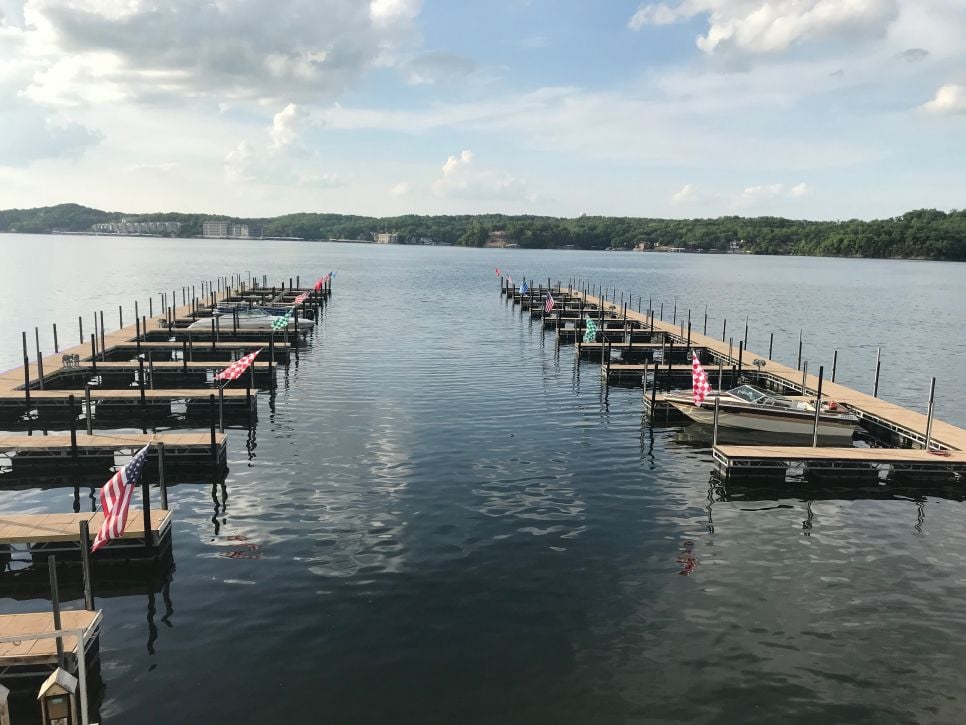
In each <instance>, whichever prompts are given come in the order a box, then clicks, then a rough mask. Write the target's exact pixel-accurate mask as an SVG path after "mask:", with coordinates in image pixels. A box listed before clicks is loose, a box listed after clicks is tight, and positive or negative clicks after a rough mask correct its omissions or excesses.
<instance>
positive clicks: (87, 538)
mask: <svg viewBox="0 0 966 725" xmlns="http://www.w3.org/2000/svg"><path fill="white" fill-rule="evenodd" d="M80 555H81V571H82V573H83V577H84V609H86V610H87V611H88V612H93V611H94V583H93V577H92V576H91V532H90V528H89V524H88V522H87V520H86V519H83V520H82V521H81V522H80Z"/></svg>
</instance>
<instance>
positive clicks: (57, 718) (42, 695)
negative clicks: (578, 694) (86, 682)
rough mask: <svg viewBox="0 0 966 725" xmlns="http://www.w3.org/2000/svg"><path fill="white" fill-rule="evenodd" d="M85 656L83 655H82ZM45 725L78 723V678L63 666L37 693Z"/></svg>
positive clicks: (52, 674)
mask: <svg viewBox="0 0 966 725" xmlns="http://www.w3.org/2000/svg"><path fill="white" fill-rule="evenodd" d="M81 656H83V655H81ZM37 699H38V700H40V713H41V722H42V723H43V725H77V723H78V722H80V721H79V720H78V712H77V678H76V677H74V676H73V675H72V674H70V673H69V672H68V671H67V670H65V669H63V668H62V667H58V668H57V669H56V670H54V671H53V672H52V673H51V675H50V677H48V678H47V679H46V680H45V681H44V684H42V685H41V686H40V692H38V693H37Z"/></svg>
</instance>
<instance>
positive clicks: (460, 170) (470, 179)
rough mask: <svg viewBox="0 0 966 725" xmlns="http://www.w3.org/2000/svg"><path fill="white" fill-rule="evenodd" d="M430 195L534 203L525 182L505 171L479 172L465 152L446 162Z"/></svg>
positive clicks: (467, 151) (469, 153) (485, 170)
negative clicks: (432, 193) (433, 193)
mask: <svg viewBox="0 0 966 725" xmlns="http://www.w3.org/2000/svg"><path fill="white" fill-rule="evenodd" d="M433 191H434V192H435V193H436V195H437V196H441V197H447V198H451V199H486V200H490V199H509V200H521V199H523V200H526V201H533V200H534V199H535V197H534V195H533V194H531V193H530V191H529V189H528V188H527V183H526V181H524V180H523V179H518V178H516V177H514V176H511V175H510V174H509V173H508V172H506V171H496V170H494V169H483V168H480V167H479V166H478V165H477V163H476V157H475V156H474V154H473V152H472V151H469V150H465V151H463V152H461V153H460V155H459V156H450V157H449V158H448V159H446V163H445V164H443V173H442V176H441V177H440V178H439V179H437V180H436V181H435V182H434V183H433Z"/></svg>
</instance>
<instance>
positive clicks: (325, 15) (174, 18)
mask: <svg viewBox="0 0 966 725" xmlns="http://www.w3.org/2000/svg"><path fill="white" fill-rule="evenodd" d="M14 4H16V3H14ZM420 8H421V2H419V0H373V1H372V2H371V3H361V2H358V0H314V1H313V2H304V0H271V1H270V0H246V1H245V2H235V1H228V0H214V1H212V2H205V3H198V2H195V0H85V1H84V2H77V1H76V0H28V2H27V3H26V4H25V5H24V15H25V17H26V20H25V22H24V23H23V26H22V27H20V26H16V25H10V24H5V23H6V21H3V22H0V31H2V36H0V40H2V41H3V42H2V44H0V61H3V60H4V58H3V56H4V55H11V56H12V55H14V54H13V53H11V52H10V48H11V47H15V48H16V54H15V55H16V57H18V58H26V59H29V60H30V62H31V63H32V64H33V65H34V67H35V68H34V73H33V78H32V82H31V83H30V86H29V89H28V91H27V92H28V94H29V96H30V97H31V98H33V99H35V100H38V101H43V102H45V103H59V104H78V103H85V104H95V103H99V102H116V101H118V100H121V99H139V100H143V101H149V102H152V103H156V104H157V103H159V102H161V101H163V102H164V103H165V104H167V105H170V104H182V103H184V102H185V101H186V100H189V99H191V98H197V97H210V98H214V99H215V100H216V101H226V100H233V99H245V100H250V99H254V100H259V101H269V102H277V101H278V99H280V98H296V99H300V100H301V99H306V100H307V99H313V100H314V99H331V98H333V97H335V96H337V95H338V94H339V93H341V92H342V91H344V90H345V89H346V88H348V87H350V86H351V85H353V84H354V83H355V82H357V81H358V80H359V79H360V78H361V77H362V75H363V74H364V73H365V72H366V71H367V70H369V69H371V68H374V67H380V66H386V65H394V64H396V63H397V62H398V57H399V56H400V54H402V53H405V52H406V51H408V50H410V49H411V47H412V46H414V45H417V44H418V41H419V35H418V33H417V32H416V29H415V20H416V18H417V16H418V15H419V12H420Z"/></svg>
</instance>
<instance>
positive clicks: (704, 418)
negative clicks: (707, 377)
mask: <svg viewBox="0 0 966 725" xmlns="http://www.w3.org/2000/svg"><path fill="white" fill-rule="evenodd" d="M668 403H669V404H670V405H673V406H674V408H675V409H677V410H678V411H679V412H680V413H682V414H684V415H686V416H687V417H688V418H690V419H691V420H693V421H694V422H696V423H702V424H704V425H714V406H713V405H694V404H692V403H681V402H677V401H673V400H669V401H668ZM718 426H719V427H721V428H733V429H735V430H745V431H759V432H762V433H778V434H783V435H812V433H813V432H814V429H815V418H814V417H813V416H810V415H802V416H790V415H788V414H787V413H786V414H775V413H771V414H769V413H764V412H761V411H757V410H742V409H735V408H731V407H722V408H720V409H719V411H718ZM854 430H855V423H854V422H853V421H852V420H830V419H828V418H825V417H823V418H821V419H820V420H819V425H818V434H819V436H820V437H822V438H851V437H852V433H853V431H854Z"/></svg>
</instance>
